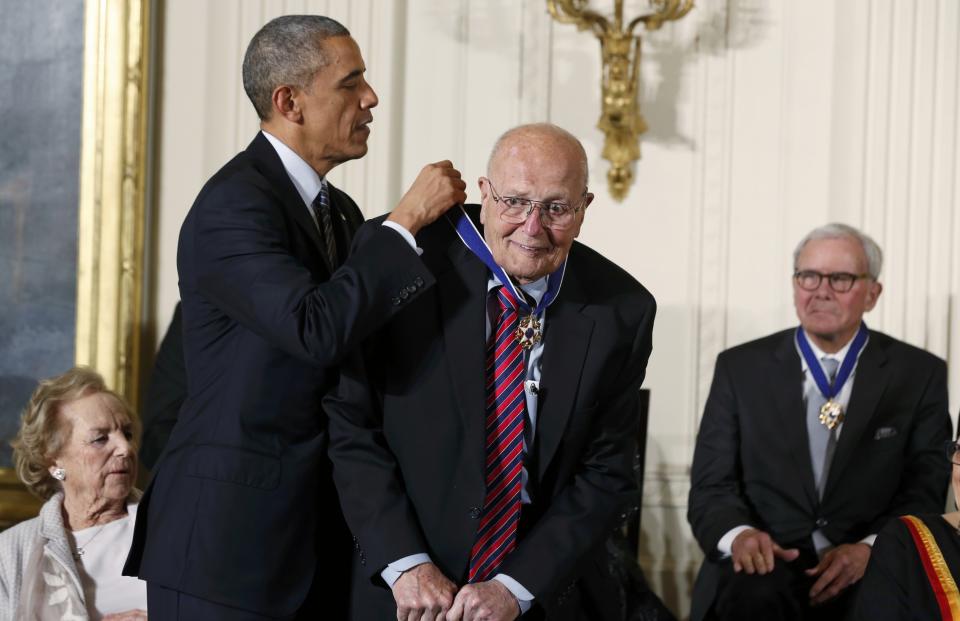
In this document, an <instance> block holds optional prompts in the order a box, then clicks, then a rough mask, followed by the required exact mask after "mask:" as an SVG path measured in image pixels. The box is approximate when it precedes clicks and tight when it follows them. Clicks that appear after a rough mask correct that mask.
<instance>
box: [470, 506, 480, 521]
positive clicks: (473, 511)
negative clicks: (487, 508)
mask: <svg viewBox="0 0 960 621" xmlns="http://www.w3.org/2000/svg"><path fill="white" fill-rule="evenodd" d="M480 513H481V511H480V507H470V517H471V518H472V519H474V520H476V519H479V518H480Z"/></svg>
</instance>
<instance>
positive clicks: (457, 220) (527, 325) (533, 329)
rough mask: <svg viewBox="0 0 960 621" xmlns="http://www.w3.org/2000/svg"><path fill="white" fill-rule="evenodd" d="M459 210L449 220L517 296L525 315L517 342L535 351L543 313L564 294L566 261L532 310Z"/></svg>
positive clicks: (480, 257) (477, 254)
mask: <svg viewBox="0 0 960 621" xmlns="http://www.w3.org/2000/svg"><path fill="white" fill-rule="evenodd" d="M457 210H458V211H459V214H458V215H457V214H454V213H453V212H454V210H453V209H451V210H450V211H448V212H447V213H446V214H445V215H446V217H447V220H448V221H449V222H450V224H451V225H452V226H453V228H454V229H455V230H456V232H457V236H458V237H460V241H462V242H463V244H464V245H465V246H466V247H467V248H469V249H470V251H471V252H472V253H473V254H475V255H476V256H477V258H478V259H480V260H481V261H483V264H484V265H486V266H487V268H489V269H490V271H491V272H492V273H493V275H494V276H496V277H497V280H499V281H500V282H501V283H502V284H503V286H504V287H507V289H509V291H510V293H512V294H513V298H514V299H515V300H516V301H517V306H518V307H519V308H518V310H519V314H520V315H521V319H520V323H519V325H518V327H517V330H516V332H514V338H515V339H517V342H518V343H520V347H522V348H523V349H530V348H532V347H533V346H534V345H536V344H537V343H539V342H540V339H541V338H543V329H542V327H541V324H540V319H541V318H542V317H543V312H544V311H545V310H546V309H547V307H548V306H550V304H551V303H553V301H554V300H555V299H556V297H557V294H558V293H559V292H560V285H561V284H562V283H563V274H564V272H565V271H566V269H567V261H566V259H564V261H563V263H561V264H560V267H558V268H557V269H556V270H555V271H554V272H553V273H552V274H550V275H549V276H547V291H546V293H544V294H543V297H542V298H540V303H539V304H537V307H536V308H532V307H531V306H530V304H529V303H528V302H527V298H526V297H525V296H524V295H523V294H522V292H521V291H519V290H518V288H517V287H516V286H515V285H514V284H513V281H512V280H511V279H510V277H509V276H507V274H506V272H504V271H503V268H502V267H500V266H499V265H497V262H496V261H494V260H493V253H492V252H491V251H490V247H489V246H487V242H485V241H484V239H483V236H482V235H480V231H478V230H477V227H476V226H474V224H473V222H472V221H471V220H470V217H469V216H467V212H466V211H465V210H464V209H463V206H462V205H457Z"/></svg>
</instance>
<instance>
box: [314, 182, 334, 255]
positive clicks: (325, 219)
mask: <svg viewBox="0 0 960 621" xmlns="http://www.w3.org/2000/svg"><path fill="white" fill-rule="evenodd" d="M313 211H314V213H315V214H316V216H317V228H319V229H320V235H321V236H322V237H323V245H324V252H325V253H326V257H327V261H328V262H329V265H330V271H333V270H335V269H337V267H338V266H339V264H340V261H339V259H338V257H337V240H336V238H335V237H334V235H333V218H332V217H331V216H330V211H331V207H330V194H329V191H328V190H327V182H326V181H323V182H322V183H321V184H320V193H319V194H317V197H316V198H315V199H313Z"/></svg>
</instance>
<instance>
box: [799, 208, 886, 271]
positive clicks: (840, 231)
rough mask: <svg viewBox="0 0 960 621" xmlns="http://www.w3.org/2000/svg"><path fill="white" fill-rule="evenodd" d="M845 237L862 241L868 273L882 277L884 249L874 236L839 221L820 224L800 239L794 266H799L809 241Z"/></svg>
mask: <svg viewBox="0 0 960 621" xmlns="http://www.w3.org/2000/svg"><path fill="white" fill-rule="evenodd" d="M844 238H846V239H855V240H856V241H858V242H860V246H861V247H862V248H863V254H864V255H865V256H866V257H867V273H868V274H870V278H872V279H873V280H877V279H878V278H880V269H881V268H882V267H883V250H881V249H880V246H879V245H878V244H877V242H875V241H873V238H872V237H870V236H869V235H867V234H866V233H863V232H861V231H859V230H858V229H855V228H854V227H852V226H850V225H849V224H841V223H839V222H832V223H830V224H825V225H823V226H818V227H817V228H815V229H813V230H812V231H810V232H809V233H807V234H806V236H805V237H804V238H803V239H801V240H800V243H799V244H797V247H796V249H795V250H794V251H793V266H794V268H796V267H797V260H798V259H799V258H800V252H801V251H803V247H804V246H806V245H807V242H812V241H815V240H818V239H844Z"/></svg>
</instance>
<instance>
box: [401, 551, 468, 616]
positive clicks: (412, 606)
mask: <svg viewBox="0 0 960 621" xmlns="http://www.w3.org/2000/svg"><path fill="white" fill-rule="evenodd" d="M456 592H457V585H455V584H454V583H452V582H450V581H449V580H447V577H446V576H444V575H443V572H441V571H440V569H439V568H438V567H437V566H436V565H434V564H433V563H423V564H422V565H417V566H416V567H413V568H411V569H408V570H407V571H405V572H403V573H402V574H400V577H399V578H397V581H396V582H394V583H393V599H394V600H395V601H396V602H397V621H420V620H421V619H422V620H423V621H435V620H440V619H443V615H445V614H447V611H448V610H450V605H451V604H453V596H454V594H456Z"/></svg>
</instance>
